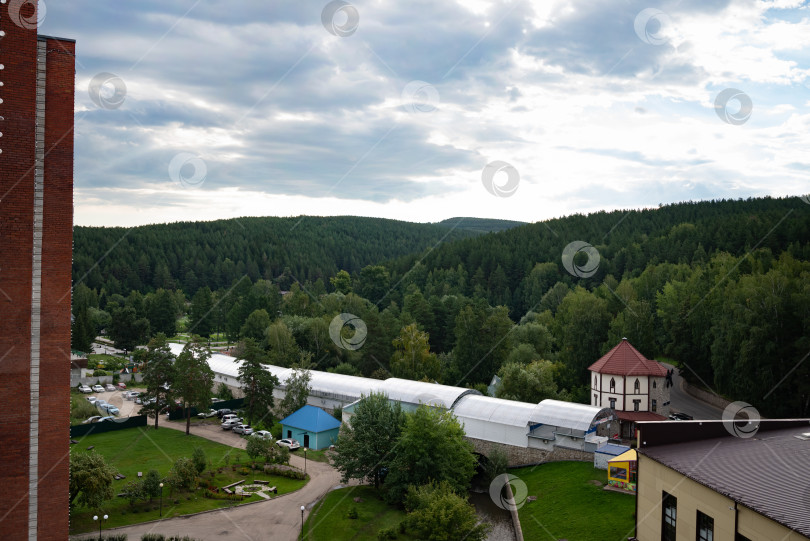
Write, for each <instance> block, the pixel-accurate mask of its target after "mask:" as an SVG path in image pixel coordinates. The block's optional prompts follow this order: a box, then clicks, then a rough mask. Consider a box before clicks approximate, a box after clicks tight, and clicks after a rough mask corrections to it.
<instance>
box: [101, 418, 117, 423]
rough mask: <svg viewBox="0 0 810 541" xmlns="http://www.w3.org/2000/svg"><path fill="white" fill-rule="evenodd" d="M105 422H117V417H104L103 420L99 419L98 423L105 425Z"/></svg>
mask: <svg viewBox="0 0 810 541" xmlns="http://www.w3.org/2000/svg"><path fill="white" fill-rule="evenodd" d="M104 421H115V417H102V418H101V419H99V420H98V421H96V422H97V423H103V422H104Z"/></svg>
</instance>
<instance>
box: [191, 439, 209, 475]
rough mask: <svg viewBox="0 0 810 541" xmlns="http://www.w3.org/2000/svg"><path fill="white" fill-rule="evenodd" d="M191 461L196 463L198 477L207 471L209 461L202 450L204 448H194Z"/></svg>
mask: <svg viewBox="0 0 810 541" xmlns="http://www.w3.org/2000/svg"><path fill="white" fill-rule="evenodd" d="M191 461H192V462H193V463H194V469H195V470H196V471H197V475H200V474H201V473H202V472H204V471H205V465H206V464H207V463H208V460H207V459H206V457H205V451H203V450H202V447H199V446H198V447H195V448H194V453H193V454H192V455H191Z"/></svg>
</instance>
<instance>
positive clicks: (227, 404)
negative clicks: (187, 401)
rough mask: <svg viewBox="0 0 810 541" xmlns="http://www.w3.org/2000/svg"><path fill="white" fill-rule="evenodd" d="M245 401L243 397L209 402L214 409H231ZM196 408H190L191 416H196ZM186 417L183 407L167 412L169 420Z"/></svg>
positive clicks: (238, 406)
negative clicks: (213, 402)
mask: <svg viewBox="0 0 810 541" xmlns="http://www.w3.org/2000/svg"><path fill="white" fill-rule="evenodd" d="M244 402H245V399H244V398H234V399H233V400H223V401H222V402H217V403H215V404H211V407H212V408H213V409H215V410H221V409H225V408H228V409H232V410H236V409H239V408H241V407H242V406H243V404H244ZM197 413H199V412H198V411H197V408H191V416H192V417H196V416H197ZM185 418H186V410H185V409H183V408H176V409H173V410H172V411H170V412H169V420H170V421H177V420H178V419H185Z"/></svg>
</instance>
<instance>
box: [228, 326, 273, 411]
mask: <svg viewBox="0 0 810 541" xmlns="http://www.w3.org/2000/svg"><path fill="white" fill-rule="evenodd" d="M236 356H237V357H238V358H239V359H241V360H242V362H241V364H240V365H239V369H238V371H239V376H238V377H237V379H238V380H239V383H240V385H241V387H242V392H243V393H244V394H245V416H246V417H247V420H248V422H249V423H256V422H258V421H261V422H263V423H265V424H266V425H267V426H270V425H271V424H272V422H269V421H265V418H266V417H267V415H269V414H270V410H271V409H272V408H273V406H274V405H275V399H274V398H273V389H275V388H276V386H277V385H278V378H277V377H276V376H274V375H273V374H271V373H270V372H268V371H267V370H266V369H265V367H264V364H265V363H266V362H267V360H268V356H267V354H266V353H265V352H264V350H262V348H260V347H259V345H258V344H256V342H255V341H254V340H252V339H250V338H248V339H247V340H245V341H244V342H243V343H242V344H240V347H239V348H238V350H237V352H236Z"/></svg>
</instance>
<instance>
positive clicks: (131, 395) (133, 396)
mask: <svg viewBox="0 0 810 541" xmlns="http://www.w3.org/2000/svg"><path fill="white" fill-rule="evenodd" d="M139 394H141V393H139V392H138V391H127V392H126V393H124V398H126V399H127V400H135V399H136V398H137V397H138V395H139Z"/></svg>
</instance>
